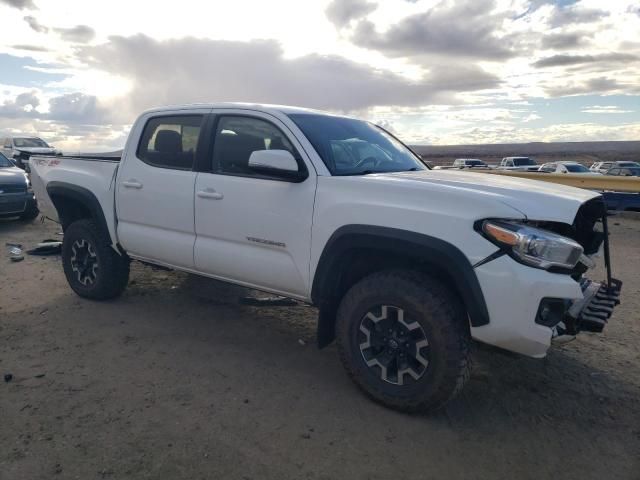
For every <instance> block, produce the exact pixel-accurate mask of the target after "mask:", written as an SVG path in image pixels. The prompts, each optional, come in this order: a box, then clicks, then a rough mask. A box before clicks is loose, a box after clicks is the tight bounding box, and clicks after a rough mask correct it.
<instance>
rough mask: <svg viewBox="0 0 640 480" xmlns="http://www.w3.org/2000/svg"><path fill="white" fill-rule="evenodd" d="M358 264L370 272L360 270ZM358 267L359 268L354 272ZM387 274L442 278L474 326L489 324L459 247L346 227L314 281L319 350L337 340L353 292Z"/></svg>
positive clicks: (418, 236) (405, 233)
mask: <svg viewBox="0 0 640 480" xmlns="http://www.w3.org/2000/svg"><path fill="white" fill-rule="evenodd" d="M363 258H364V260H362V259H363ZM354 262H355V263H354ZM358 262H360V263H361V264H363V265H365V267H364V268H362V269H361V270H358V269H359V268H361V267H359V266H358ZM354 265H355V266H356V267H357V268H355V269H354V268H352V267H353V266H354ZM388 268H406V269H412V270H416V271H422V272H424V273H429V274H434V273H435V274H437V275H438V276H439V277H440V278H441V280H442V281H443V282H445V283H447V284H448V286H449V287H451V288H453V289H454V291H455V292H456V293H457V294H458V295H459V297H460V298H461V299H462V302H463V304H464V307H465V309H466V312H467V314H468V316H469V321H470V324H471V326H473V327H478V326H482V325H486V324H488V323H489V312H488V309H487V305H486V303H485V300H484V295H483V293H482V289H481V287H480V283H479V281H478V278H477V276H476V274H475V271H474V269H473V266H472V265H471V263H470V262H469V260H468V259H467V257H466V256H465V255H464V253H462V252H461V251H460V249H458V248H457V247H456V246H455V245H453V244H451V243H449V242H446V241H444V240H441V239H439V238H435V237H432V236H429V235H424V234H420V233H416V232H411V231H408V230H401V229H395V228H388V227H380V226H373V225H346V226H343V227H341V228H339V229H338V230H337V231H336V232H334V234H333V235H332V236H331V238H330V239H329V241H328V242H327V244H326V245H325V248H324V250H323V252H322V255H321V256H320V260H319V262H318V267H317V268H316V273H315V276H314V280H313V286H312V291H311V298H312V301H313V303H314V304H315V305H316V306H318V307H319V309H320V314H319V318H318V332H317V333H318V345H319V347H321V348H322V347H324V346H326V345H329V344H330V343H331V342H332V341H333V340H334V339H335V315H336V311H337V306H338V304H339V302H340V300H341V298H342V296H343V295H344V294H345V293H346V291H347V290H348V289H349V287H350V286H351V285H353V284H354V283H355V282H357V281H358V280H360V279H361V278H363V277H364V276H366V275H368V274H371V273H374V272H375V271H380V270H384V269H388Z"/></svg>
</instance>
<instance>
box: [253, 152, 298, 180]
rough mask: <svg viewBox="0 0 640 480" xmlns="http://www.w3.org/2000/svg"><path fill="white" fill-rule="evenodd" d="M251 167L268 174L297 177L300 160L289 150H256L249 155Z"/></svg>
mask: <svg viewBox="0 0 640 480" xmlns="http://www.w3.org/2000/svg"><path fill="white" fill-rule="evenodd" d="M249 168H251V169H252V170H255V171H257V172H261V173H265V174H267V175H276V176H280V177H286V178H296V177H298V175H299V168H298V162H296V159H295V158H294V157H293V155H292V154H291V152H289V151H287V150H256V151H254V152H252V153H251V156H250V157H249Z"/></svg>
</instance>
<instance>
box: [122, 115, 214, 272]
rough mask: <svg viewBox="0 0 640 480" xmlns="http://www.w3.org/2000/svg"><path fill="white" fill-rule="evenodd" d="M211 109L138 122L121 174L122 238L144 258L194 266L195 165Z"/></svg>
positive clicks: (138, 255) (159, 116) (133, 253)
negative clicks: (137, 141)
mask: <svg viewBox="0 0 640 480" xmlns="http://www.w3.org/2000/svg"><path fill="white" fill-rule="evenodd" d="M209 111H210V109H206V110H197V109H196V110H189V111H176V112H162V113H155V114H150V115H149V116H148V117H147V118H143V119H141V121H140V122H138V123H137V124H136V126H135V127H134V131H132V133H131V138H139V139H140V140H139V143H138V145H127V150H126V158H123V160H122V164H121V166H120V169H119V171H118V175H117V180H116V192H117V193H116V210H117V216H118V239H119V242H120V243H121V244H122V246H123V247H124V248H125V250H127V252H128V253H129V254H130V255H132V256H134V257H138V258H143V259H147V260H152V261H156V262H159V263H164V264H167V265H171V266H176V267H181V268H187V269H193V268H194V262H193V247H194V243H195V226H194V207H193V195H194V187H195V181H196V172H195V171H194V165H195V163H196V159H197V157H198V155H199V154H200V150H201V148H202V146H201V145H200V141H201V135H200V132H201V130H202V129H203V128H204V123H205V120H206V118H207V116H206V114H207V113H208V112H209Z"/></svg>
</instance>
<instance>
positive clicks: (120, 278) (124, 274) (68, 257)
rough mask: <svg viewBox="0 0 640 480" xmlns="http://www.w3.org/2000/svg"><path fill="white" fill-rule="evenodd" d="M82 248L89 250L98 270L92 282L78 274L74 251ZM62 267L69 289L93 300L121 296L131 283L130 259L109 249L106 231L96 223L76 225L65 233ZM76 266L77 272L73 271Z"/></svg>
mask: <svg viewBox="0 0 640 480" xmlns="http://www.w3.org/2000/svg"><path fill="white" fill-rule="evenodd" d="M74 247H75V248H76V251H77V250H78V249H79V248H80V247H81V248H83V249H89V248H90V251H91V253H92V255H91V257H92V261H93V262H95V264H96V265H97V267H96V268H95V270H94V271H93V272H92V275H91V277H92V281H89V280H88V279H87V278H86V276H85V277H82V280H84V281H85V283H83V282H82V281H81V279H80V278H81V273H80V272H79V271H78V268H77V264H76V263H75V262H76V260H74V256H77V255H78V254H77V253H76V252H74ZM62 265H63V268H64V274H65V276H66V277H67V282H69V286H70V287H71V288H72V289H73V291H74V292H76V293H77V294H78V295H80V296H81V297H84V298H90V299H92V300H107V299H110V298H115V297H117V296H118V295H120V294H121V293H122V292H123V291H124V289H125V288H126V287H127V284H128V283H129V258H128V257H126V256H125V255H119V254H118V253H117V252H116V251H114V250H113V248H111V246H110V239H109V235H108V233H107V232H103V231H102V230H101V229H100V228H99V227H98V226H97V225H96V224H95V222H94V221H93V220H90V219H82V220H77V221H75V222H73V223H72V224H71V225H69V226H68V227H67V229H66V230H65V232H64V239H63V242H62ZM74 266H75V267H76V270H74Z"/></svg>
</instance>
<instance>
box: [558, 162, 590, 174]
mask: <svg viewBox="0 0 640 480" xmlns="http://www.w3.org/2000/svg"><path fill="white" fill-rule="evenodd" d="M564 167H565V168H566V169H567V171H569V172H574V173H584V172H588V171H589V169H588V168H587V167H585V166H583V165H579V164H575V165H574V164H569V165H565V166H564Z"/></svg>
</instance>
